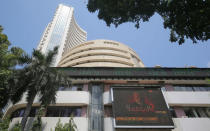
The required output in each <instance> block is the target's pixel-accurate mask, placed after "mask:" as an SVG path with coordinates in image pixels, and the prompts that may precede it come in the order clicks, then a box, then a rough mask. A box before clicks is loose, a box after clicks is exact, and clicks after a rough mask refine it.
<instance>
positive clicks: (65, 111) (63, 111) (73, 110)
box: [46, 106, 81, 117]
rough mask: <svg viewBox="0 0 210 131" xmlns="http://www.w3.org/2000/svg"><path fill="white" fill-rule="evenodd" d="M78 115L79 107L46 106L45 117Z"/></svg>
mask: <svg viewBox="0 0 210 131" xmlns="http://www.w3.org/2000/svg"><path fill="white" fill-rule="evenodd" d="M70 116H73V117H80V116H81V107H60V106H54V107H48V108H47V114H46V117H70Z"/></svg>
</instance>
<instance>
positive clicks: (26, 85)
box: [10, 47, 67, 128]
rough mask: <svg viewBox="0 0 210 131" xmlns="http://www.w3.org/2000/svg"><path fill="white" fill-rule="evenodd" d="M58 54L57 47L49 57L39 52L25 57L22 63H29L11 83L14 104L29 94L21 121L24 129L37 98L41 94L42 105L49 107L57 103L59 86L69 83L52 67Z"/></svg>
mask: <svg viewBox="0 0 210 131" xmlns="http://www.w3.org/2000/svg"><path fill="white" fill-rule="evenodd" d="M56 53H57V47H56V48H54V50H53V51H49V52H48V54H47V55H44V54H42V53H41V52H40V51H38V50H34V51H33V53H32V56H29V55H25V56H24V57H22V58H23V59H22V61H28V62H27V64H26V65H25V67H24V68H22V69H20V70H18V71H16V72H15V74H14V75H13V78H12V80H11V81H10V84H11V85H13V88H12V91H11V92H12V93H11V101H12V102H13V103H16V102H18V101H19V100H20V99H21V97H22V95H23V94H24V93H25V92H27V97H26V99H27V106H26V110H25V112H24V116H23V119H22V121H21V125H22V128H24V127H25V124H26V122H27V118H28V115H29V113H30V110H31V106H32V104H33V101H34V99H35V96H36V95H38V94H39V97H40V102H41V105H44V106H45V107H47V105H48V104H50V103H55V100H56V92H57V90H58V88H59V85H61V84H62V83H63V82H67V80H66V79H65V77H64V75H63V74H62V73H61V72H59V71H57V69H56V68H52V67H50V65H51V63H52V61H53V57H54V56H55V54H56Z"/></svg>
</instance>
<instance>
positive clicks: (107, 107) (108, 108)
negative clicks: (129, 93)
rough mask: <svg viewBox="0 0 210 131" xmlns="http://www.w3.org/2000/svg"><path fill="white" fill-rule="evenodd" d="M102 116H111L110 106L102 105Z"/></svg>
mask: <svg viewBox="0 0 210 131" xmlns="http://www.w3.org/2000/svg"><path fill="white" fill-rule="evenodd" d="M104 117H113V113H112V106H104Z"/></svg>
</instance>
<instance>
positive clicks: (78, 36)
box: [37, 4, 87, 66]
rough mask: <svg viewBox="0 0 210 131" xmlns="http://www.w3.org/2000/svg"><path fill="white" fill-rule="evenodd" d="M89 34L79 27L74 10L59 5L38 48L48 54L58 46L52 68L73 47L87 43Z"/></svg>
mask: <svg viewBox="0 0 210 131" xmlns="http://www.w3.org/2000/svg"><path fill="white" fill-rule="evenodd" d="M86 39H87V33H86V32H85V31H84V30H83V29H82V28H80V27H79V25H78V24H77V23H76V21H75V18H74V8H73V7H68V6H65V5H63V4H59V6H58V8H57V9H56V12H55V15H54V18H53V20H52V21H51V22H50V23H49V24H48V25H47V27H46V29H45V31H44V33H43V36H42V38H41V41H40V43H39V45H38V47H37V49H38V50H40V51H41V52H42V53H44V54H46V53H47V52H48V51H49V50H52V49H53V48H54V47H55V46H58V54H57V55H56V56H55V58H54V61H53V64H52V66H57V64H58V62H59V60H60V59H61V57H62V56H63V55H65V54H66V53H67V52H68V51H69V49H71V48H72V47H74V46H76V45H78V44H80V43H82V42H84V41H86Z"/></svg>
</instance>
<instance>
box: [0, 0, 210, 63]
mask: <svg viewBox="0 0 210 131" xmlns="http://www.w3.org/2000/svg"><path fill="white" fill-rule="evenodd" d="M85 1H86V3H87V0H2V1H1V4H0V25H2V26H3V27H4V33H5V34H7V35H8V37H9V40H10V41H11V43H12V45H13V46H18V47H21V48H23V49H24V50H25V51H27V52H28V53H31V52H32V49H33V48H36V47H37V45H38V43H39V41H40V38H41V35H42V33H43V31H44V29H45V27H46V25H47V24H48V23H49V22H50V21H51V20H52V18H53V15H54V12H55V9H56V7H57V6H58V4H59V3H63V4H65V5H69V6H72V7H74V9H75V10H74V15H75V18H76V21H77V23H78V24H79V25H80V27H82V28H83V29H84V30H86V31H87V33H88V40H94V39H109V40H115V41H119V42H121V43H124V44H126V45H128V46H129V47H131V48H133V49H134V50H135V51H136V53H137V54H138V55H139V57H140V58H141V59H142V61H143V62H144V64H145V65H146V66H147V67H154V66H155V65H161V66H162V67H185V66H191V65H192V66H197V67H207V66H209V67H210V40H208V41H207V42H198V43H197V44H192V41H191V40H187V41H186V42H185V43H184V44H183V45H181V46H180V45H178V44H177V43H171V42H170V41H169V30H165V29H164V28H163V24H162V22H163V21H162V19H161V17H160V16H158V15H154V16H153V17H152V18H151V19H150V21H149V22H146V23H141V25H140V29H136V28H135V27H134V24H133V23H125V24H122V25H120V26H119V27H118V28H115V27H114V26H113V25H112V26H111V27H107V26H106V24H105V22H104V21H102V20H99V19H98V17H97V13H90V12H88V10H87V8H86V3H85Z"/></svg>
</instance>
